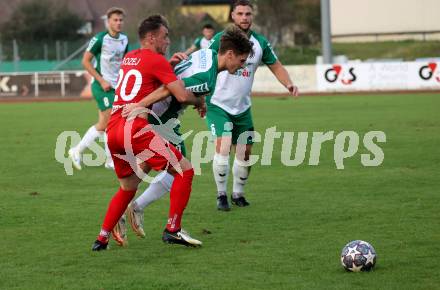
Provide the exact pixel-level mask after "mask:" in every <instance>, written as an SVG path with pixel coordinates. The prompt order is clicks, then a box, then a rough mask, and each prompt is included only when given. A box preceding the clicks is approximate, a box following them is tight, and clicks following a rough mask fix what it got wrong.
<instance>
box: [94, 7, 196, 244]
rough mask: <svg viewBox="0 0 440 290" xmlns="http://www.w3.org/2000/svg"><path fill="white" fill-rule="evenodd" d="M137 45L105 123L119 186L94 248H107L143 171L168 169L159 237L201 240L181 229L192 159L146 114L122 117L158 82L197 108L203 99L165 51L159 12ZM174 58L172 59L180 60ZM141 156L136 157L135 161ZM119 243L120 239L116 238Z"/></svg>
mask: <svg viewBox="0 0 440 290" xmlns="http://www.w3.org/2000/svg"><path fill="white" fill-rule="evenodd" d="M138 34H139V39H140V42H141V48H140V49H138V50H134V51H131V52H129V53H127V54H126V56H125V57H124V60H123V62H122V64H121V69H120V71H119V78H118V84H117V86H116V94H115V102H114V104H113V110H112V116H111V118H110V122H109V124H108V127H107V135H108V146H109V149H110V152H111V153H112V157H113V161H114V164H115V172H116V175H117V177H118V179H119V183H120V187H119V190H118V191H117V192H116V194H115V195H114V196H113V198H112V200H111V201H110V204H109V207H108V210H107V213H106V215H105V218H104V222H103V224H102V227H101V232H100V233H99V235H98V238H97V240H96V241H95V243H94V244H93V247H92V250H93V251H100V250H105V249H107V245H108V240H109V236H110V233H111V231H112V230H113V228H114V227H115V225H116V224H117V222H118V220H119V218H120V217H121V216H122V214H123V213H124V211H125V209H126V208H127V206H128V204H129V203H130V201H131V200H132V198H133V197H134V195H135V194H136V191H137V188H138V185H139V183H140V182H141V180H142V179H141V178H140V177H139V175H140V173H141V172H145V173H148V172H149V171H150V170H151V169H154V170H167V171H168V172H169V173H170V174H172V175H173V176H174V182H173V184H172V187H171V192H170V209H169V216H168V222H167V225H166V228H165V230H164V232H163V236H162V239H163V241H164V242H167V243H175V244H183V245H186V246H200V245H201V244H202V243H201V242H200V241H198V240H196V239H193V238H191V236H190V235H189V234H188V233H187V232H185V231H183V230H182V229H181V220H182V215H183V211H184V209H185V207H186V205H187V203H188V200H189V196H190V193H191V186H192V180H193V176H194V170H193V169H192V166H191V163H190V162H189V161H188V160H187V159H185V158H184V157H183V156H182V154H181V153H180V152H179V151H178V150H177V149H176V148H175V147H174V146H173V145H171V144H169V143H166V142H165V141H164V140H163V139H162V138H161V137H159V135H157V134H156V133H155V132H154V131H153V130H148V121H147V118H146V116H145V114H143V115H142V114H141V115H138V116H137V117H136V118H133V119H126V118H124V117H122V116H121V112H122V109H123V107H124V106H126V105H128V104H131V103H137V102H139V101H140V100H142V99H143V98H144V97H145V96H147V95H149V94H150V93H151V92H153V91H154V90H156V89H157V88H159V87H160V86H162V85H165V86H166V88H167V89H168V90H169V91H170V92H171V93H172V94H173V95H174V96H175V97H176V98H177V99H178V100H179V101H180V102H184V103H187V104H194V105H196V106H200V105H201V102H202V99H201V98H196V97H195V96H194V95H193V94H192V93H190V92H188V91H186V90H185V87H184V85H183V82H181V81H180V80H178V79H177V77H176V75H175V74H174V71H173V68H172V66H171V64H170V63H169V62H168V61H167V60H166V59H165V57H164V54H165V51H166V49H167V47H168V46H169V44H170V40H169V37H168V24H167V21H166V19H165V18H164V17H163V16H160V15H153V16H150V17H148V18H147V19H145V20H144V21H143V22H142V23H141V24H140V26H139V29H138ZM180 58H181V57H179V56H175V57H173V58H172V60H171V61H170V62H178V61H179V59H180ZM139 160H140V161H139ZM117 242H118V243H120V244H122V243H123V242H124V241H123V240H120V241H118V240H117Z"/></svg>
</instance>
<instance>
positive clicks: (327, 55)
mask: <svg viewBox="0 0 440 290" xmlns="http://www.w3.org/2000/svg"><path fill="white" fill-rule="evenodd" d="M321 41H322V53H323V57H324V63H326V64H329V63H332V62H333V56H332V36H331V23H330V0H321Z"/></svg>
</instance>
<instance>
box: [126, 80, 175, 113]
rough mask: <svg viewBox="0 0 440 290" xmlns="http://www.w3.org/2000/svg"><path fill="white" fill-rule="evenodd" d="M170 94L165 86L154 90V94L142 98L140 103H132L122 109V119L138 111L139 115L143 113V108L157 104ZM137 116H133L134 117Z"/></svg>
mask: <svg viewBox="0 0 440 290" xmlns="http://www.w3.org/2000/svg"><path fill="white" fill-rule="evenodd" d="M170 94H171V92H170V91H169V90H168V89H167V87H165V86H161V87H160V88H158V89H156V90H155V91H154V92H152V93H151V94H149V95H148V96H146V97H144V98H143V99H142V100H141V101H139V102H138V103H132V104H128V105H126V106H125V107H124V109H123V110H122V117H124V118H125V117H128V116H129V115H130V113H131V112H133V111H138V112H139V113H142V112H144V111H145V110H143V109H144V108H147V107H149V106H151V105H152V104H154V103H156V102H159V101H161V100H163V99H165V98H166V97H168V96H169V95H170ZM136 115H138V114H134V116H136Z"/></svg>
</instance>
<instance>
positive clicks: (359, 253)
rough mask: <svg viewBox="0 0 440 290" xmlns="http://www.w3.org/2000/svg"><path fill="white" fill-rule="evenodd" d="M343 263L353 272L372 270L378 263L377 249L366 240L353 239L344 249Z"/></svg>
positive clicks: (342, 253) (342, 254)
mask: <svg viewBox="0 0 440 290" xmlns="http://www.w3.org/2000/svg"><path fill="white" fill-rule="evenodd" d="M341 264H342V266H343V267H344V268H345V269H346V270H347V271H351V272H360V271H370V270H371V269H373V267H374V265H375V264H376V251H375V250H374V248H373V246H372V245H370V244H369V243H367V242H365V241H361V240H356V241H351V242H349V243H348V244H347V245H345V247H344V248H343V249H342V252H341Z"/></svg>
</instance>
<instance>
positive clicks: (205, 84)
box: [182, 73, 210, 95]
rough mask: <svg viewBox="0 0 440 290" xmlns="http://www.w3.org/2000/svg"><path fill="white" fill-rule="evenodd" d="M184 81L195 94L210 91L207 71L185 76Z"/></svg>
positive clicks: (187, 87)
mask: <svg viewBox="0 0 440 290" xmlns="http://www.w3.org/2000/svg"><path fill="white" fill-rule="evenodd" d="M182 81H183V83H184V84H185V88H186V89H187V90H190V91H191V92H193V93H194V94H201V95H204V94H207V93H209V92H210V89H209V79H208V78H207V75H206V74H205V73H200V74H196V75H193V76H191V77H187V78H183V79H182Z"/></svg>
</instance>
